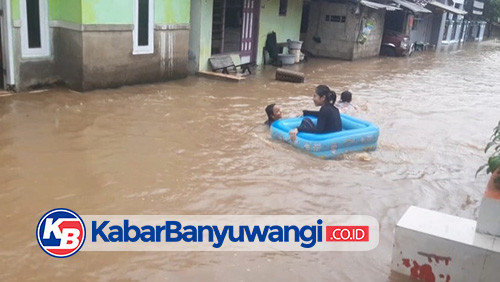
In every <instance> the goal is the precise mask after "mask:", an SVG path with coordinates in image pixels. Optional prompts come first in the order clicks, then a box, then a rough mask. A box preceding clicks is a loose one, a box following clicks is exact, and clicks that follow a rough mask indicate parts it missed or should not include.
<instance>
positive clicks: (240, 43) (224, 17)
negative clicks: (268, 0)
mask: <svg viewBox="0 0 500 282" xmlns="http://www.w3.org/2000/svg"><path fill="white" fill-rule="evenodd" d="M259 7H260V5H259V0H214V7H213V16H212V46H211V50H212V55H216V54H228V53H239V55H240V57H241V62H242V63H246V62H250V61H255V58H256V51H257V46H256V45H257V26H258V14H259V12H258V11H259Z"/></svg>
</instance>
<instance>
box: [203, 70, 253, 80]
mask: <svg viewBox="0 0 500 282" xmlns="http://www.w3.org/2000/svg"><path fill="white" fill-rule="evenodd" d="M198 73H199V74H200V75H202V76H205V77H209V78H218V79H224V80H230V81H236V82H239V81H242V80H245V77H244V76H239V75H234V74H224V73H219V72H212V71H200V72H198Z"/></svg>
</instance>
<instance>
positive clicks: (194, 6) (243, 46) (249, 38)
mask: <svg viewBox="0 0 500 282" xmlns="http://www.w3.org/2000/svg"><path fill="white" fill-rule="evenodd" d="M302 4H303V0H191V16H190V18H191V32H190V38H189V69H190V72H191V73H196V72H200V71H207V70H210V66H209V58H210V57H212V56H214V55H220V54H226V55H231V56H232V57H234V58H235V60H237V61H239V62H241V63H246V62H254V63H255V64H257V65H260V64H262V63H263V61H264V59H263V56H264V52H263V48H264V45H265V43H266V37H267V34H268V33H270V32H272V31H274V32H276V36H277V40H278V42H283V41H286V40H287V39H291V40H298V39H299V37H300V19H301V16H302Z"/></svg>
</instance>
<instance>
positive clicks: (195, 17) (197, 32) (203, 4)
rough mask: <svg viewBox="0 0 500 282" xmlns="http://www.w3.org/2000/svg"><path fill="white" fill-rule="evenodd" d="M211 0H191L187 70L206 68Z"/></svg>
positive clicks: (209, 47)
mask: <svg viewBox="0 0 500 282" xmlns="http://www.w3.org/2000/svg"><path fill="white" fill-rule="evenodd" d="M213 7H214V2H213V0H191V15H190V18H191V33H190V35H189V70H190V72H191V73H195V72H197V71H202V70H208V69H209V66H208V58H210V56H211V49H212V14H213Z"/></svg>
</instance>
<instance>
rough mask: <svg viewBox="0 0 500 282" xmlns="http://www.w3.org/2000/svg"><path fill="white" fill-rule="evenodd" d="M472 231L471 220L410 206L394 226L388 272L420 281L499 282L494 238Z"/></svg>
mask: <svg viewBox="0 0 500 282" xmlns="http://www.w3.org/2000/svg"><path fill="white" fill-rule="evenodd" d="M475 230H476V222H475V221H474V220H470V219H465V218H460V217H456V216H451V215H447V214H443V213H440V212H436V211H431V210H427V209H422V208H418V207H413V206H412V207H410V208H409V209H408V210H407V211H406V213H405V214H404V215H403V217H402V218H401V219H400V221H399V222H398V224H397V226H396V231H395V240H394V246H393V255H392V267H391V268H392V270H394V271H396V272H398V273H402V274H405V275H408V276H410V277H412V278H415V279H419V280H423V281H467V282H469V281H500V276H499V275H496V276H492V275H493V274H495V271H494V270H495V269H496V270H498V268H499V264H496V267H493V265H495V263H497V259H500V252H498V251H495V250H494V246H496V245H495V244H496V241H495V240H496V238H495V237H493V236H489V235H486V234H479V233H476V232H475ZM487 258H489V259H490V260H491V261H488V263H489V264H487V263H486V262H487ZM490 264H491V266H490ZM485 267H490V268H485ZM483 268H485V270H484V271H483ZM496 273H499V272H498V271H497V272H496ZM495 277H496V278H495ZM490 279H498V280H490Z"/></svg>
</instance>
